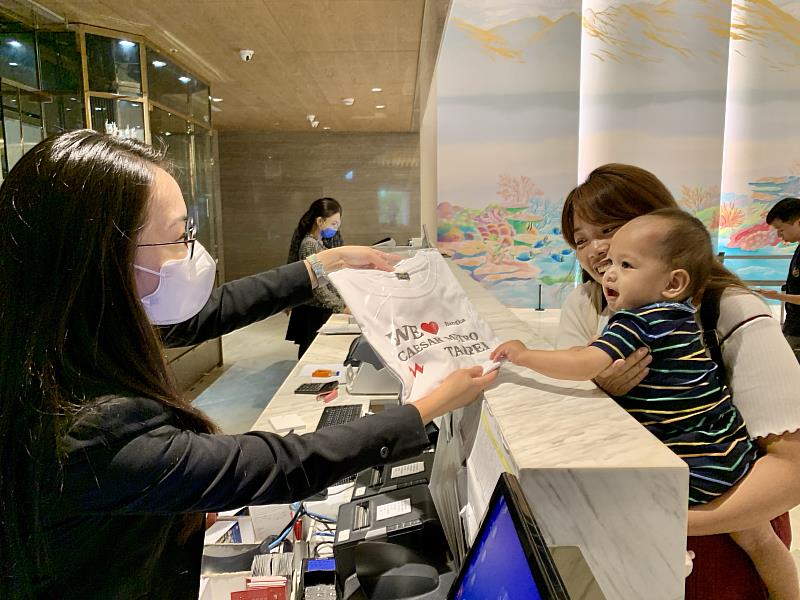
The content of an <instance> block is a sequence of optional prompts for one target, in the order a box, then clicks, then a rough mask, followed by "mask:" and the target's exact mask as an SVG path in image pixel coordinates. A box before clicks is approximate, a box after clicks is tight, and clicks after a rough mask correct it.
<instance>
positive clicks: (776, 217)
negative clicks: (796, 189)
mask: <svg viewBox="0 0 800 600" xmlns="http://www.w3.org/2000/svg"><path fill="white" fill-rule="evenodd" d="M766 221H767V225H771V226H772V227H774V228H775V231H777V232H778V237H779V238H781V239H782V240H783V241H784V242H787V243H792V242H800V199H798V198H784V199H783V200H780V201H779V202H778V203H777V204H776V205H775V206H773V207H772V208H771V209H770V210H769V212H768V213H767V219H766ZM783 290H784V291H782V292H776V291H775V290H756V291H757V292H758V293H759V294H761V295H762V296H764V297H765V298H769V299H770V300H780V301H781V302H785V303H786V319H785V320H784V322H783V335H784V337H785V338H786V341H787V342H789V345H790V346H791V347H792V350H793V351H794V355H795V358H797V360H798V362H800V306H799V305H800V246H798V247H797V248H795V250H794V256H792V262H791V263H789V274H788V275H787V276H786V285H785V286H784V287H783Z"/></svg>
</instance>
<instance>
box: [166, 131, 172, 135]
mask: <svg viewBox="0 0 800 600" xmlns="http://www.w3.org/2000/svg"><path fill="white" fill-rule="evenodd" d="M164 135H172V134H171V133H170V132H169V131H165V132H164Z"/></svg>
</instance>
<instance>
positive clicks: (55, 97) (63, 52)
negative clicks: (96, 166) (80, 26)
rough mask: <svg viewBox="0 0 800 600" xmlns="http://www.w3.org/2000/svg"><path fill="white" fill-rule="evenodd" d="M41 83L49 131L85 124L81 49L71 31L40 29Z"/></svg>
mask: <svg viewBox="0 0 800 600" xmlns="http://www.w3.org/2000/svg"><path fill="white" fill-rule="evenodd" d="M37 39H38V47H39V65H40V87H41V89H42V90H43V91H46V92H47V94H46V96H45V97H44V99H43V103H42V109H43V118H44V128H45V133H46V134H47V135H51V134H54V133H58V132H61V131H70V130H72V129H81V128H82V127H84V116H83V114H84V108H83V94H82V93H81V88H82V87H83V86H82V81H81V78H82V75H81V72H82V71H81V53H80V48H79V46H78V36H77V35H76V34H75V33H74V32H72V31H40V32H39V33H38V34H37Z"/></svg>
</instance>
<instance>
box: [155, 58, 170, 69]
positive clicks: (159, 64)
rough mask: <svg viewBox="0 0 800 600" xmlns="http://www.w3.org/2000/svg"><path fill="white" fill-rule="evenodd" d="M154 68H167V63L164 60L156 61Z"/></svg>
mask: <svg viewBox="0 0 800 600" xmlns="http://www.w3.org/2000/svg"><path fill="white" fill-rule="evenodd" d="M153 66H154V67H155V68H156V69H160V68H161V67H166V66H167V63H165V62H164V61H163V60H154V61H153Z"/></svg>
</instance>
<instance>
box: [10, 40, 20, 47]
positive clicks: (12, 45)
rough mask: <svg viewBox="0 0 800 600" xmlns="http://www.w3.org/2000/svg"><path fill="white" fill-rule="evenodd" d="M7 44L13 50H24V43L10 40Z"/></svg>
mask: <svg viewBox="0 0 800 600" xmlns="http://www.w3.org/2000/svg"><path fill="white" fill-rule="evenodd" d="M6 43H7V44H8V45H9V46H11V47H12V48H22V43H21V42H18V41H17V40H8V42H6Z"/></svg>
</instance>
